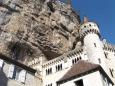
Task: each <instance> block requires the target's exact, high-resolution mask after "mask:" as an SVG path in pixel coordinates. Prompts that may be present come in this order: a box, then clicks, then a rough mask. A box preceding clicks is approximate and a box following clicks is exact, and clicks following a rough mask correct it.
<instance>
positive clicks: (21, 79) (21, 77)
mask: <svg viewBox="0 0 115 86" xmlns="http://www.w3.org/2000/svg"><path fill="white" fill-rule="evenodd" d="M25 79H26V71H25V70H21V71H20V73H19V78H18V81H19V82H22V83H25Z"/></svg>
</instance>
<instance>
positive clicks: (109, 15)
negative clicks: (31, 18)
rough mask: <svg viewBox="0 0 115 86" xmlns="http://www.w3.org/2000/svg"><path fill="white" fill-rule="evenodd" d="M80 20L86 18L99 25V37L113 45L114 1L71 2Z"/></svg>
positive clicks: (73, 0) (114, 27) (79, 0)
mask: <svg viewBox="0 0 115 86" xmlns="http://www.w3.org/2000/svg"><path fill="white" fill-rule="evenodd" d="M72 6H73V9H74V10H76V11H77V12H78V13H79V14H80V16H81V19H83V16H87V17H88V18H89V20H90V21H94V22H96V23H97V24H98V25H99V28H100V32H101V36H102V37H103V38H105V39H107V42H109V43H112V44H115V0H72Z"/></svg>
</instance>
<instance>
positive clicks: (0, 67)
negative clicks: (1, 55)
mask: <svg viewBox="0 0 115 86" xmlns="http://www.w3.org/2000/svg"><path fill="white" fill-rule="evenodd" d="M3 63H4V61H3V60H1V59H0V69H2V67H3Z"/></svg>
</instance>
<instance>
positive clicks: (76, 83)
mask: <svg viewBox="0 0 115 86" xmlns="http://www.w3.org/2000/svg"><path fill="white" fill-rule="evenodd" d="M74 83H75V86H84V85H83V80H82V79H81V80H78V81H75V82H74Z"/></svg>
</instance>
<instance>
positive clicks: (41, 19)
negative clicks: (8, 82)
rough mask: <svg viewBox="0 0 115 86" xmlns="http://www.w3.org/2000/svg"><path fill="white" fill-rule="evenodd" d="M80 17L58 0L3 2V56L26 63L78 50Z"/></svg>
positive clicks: (0, 28)
mask: <svg viewBox="0 0 115 86" xmlns="http://www.w3.org/2000/svg"><path fill="white" fill-rule="evenodd" d="M79 23H80V18H79V15H78V14H77V13H75V11H73V9H72V8H71V6H70V5H69V4H65V3H62V2H60V1H59V0H1V1H0V48H1V49H0V53H1V54H4V55H6V56H8V57H10V58H14V59H17V60H19V61H21V62H23V63H25V64H26V63H27V62H28V61H30V60H33V59H34V58H39V57H40V56H43V57H45V58H46V59H47V60H50V59H52V58H55V57H57V56H60V55H62V54H64V53H65V52H67V51H70V50H72V49H75V45H76V43H77V41H78V39H77V37H78V36H79V34H78V30H79Z"/></svg>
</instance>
